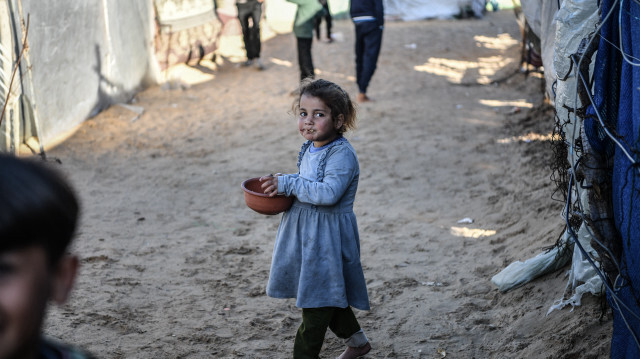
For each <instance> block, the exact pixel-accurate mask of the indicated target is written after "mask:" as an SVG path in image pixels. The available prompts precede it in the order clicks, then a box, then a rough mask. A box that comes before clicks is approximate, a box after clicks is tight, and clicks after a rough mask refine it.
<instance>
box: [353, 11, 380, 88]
mask: <svg viewBox="0 0 640 359" xmlns="http://www.w3.org/2000/svg"><path fill="white" fill-rule="evenodd" d="M366 24H367V25H368V26H367V27H368V30H369V31H366V33H365V34H364V35H363V40H362V41H363V47H364V49H363V52H362V68H361V72H360V77H359V79H358V88H359V89H360V93H363V94H366V93H367V88H368V87H369V82H370V81H371V77H373V73H374V72H375V71H376V67H377V64H378V56H379V54H380V48H381V46H382V29H380V28H379V27H378V26H377V25H376V24H375V22H368V23H366Z"/></svg>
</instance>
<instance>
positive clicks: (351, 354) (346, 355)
mask: <svg viewBox="0 0 640 359" xmlns="http://www.w3.org/2000/svg"><path fill="white" fill-rule="evenodd" d="M370 350H371V344H369V343H367V344H365V345H363V346H361V347H349V346H348V347H347V350H345V351H344V352H342V354H340V356H339V357H338V359H356V358H358V357H361V356H363V355H365V354H367V353H368V352H369V351H370Z"/></svg>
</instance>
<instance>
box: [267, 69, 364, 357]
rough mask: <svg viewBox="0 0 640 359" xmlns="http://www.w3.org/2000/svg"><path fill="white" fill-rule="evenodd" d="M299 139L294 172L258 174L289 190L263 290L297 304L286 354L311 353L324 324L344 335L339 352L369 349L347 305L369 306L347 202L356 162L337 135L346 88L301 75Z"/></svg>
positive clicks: (276, 188) (275, 188)
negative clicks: (289, 200) (290, 203)
mask: <svg viewBox="0 0 640 359" xmlns="http://www.w3.org/2000/svg"><path fill="white" fill-rule="evenodd" d="M293 110H294V113H295V114H296V116H297V118H298V129H299V131H300V134H301V135H302V137H304V138H305V139H306V140H307V141H306V142H305V143H304V144H303V145H302V150H301V151H300V154H299V155H298V170H299V172H298V173H296V174H277V175H275V176H274V175H268V176H264V177H261V179H260V180H261V181H263V182H264V183H263V184H262V188H263V189H264V190H265V193H267V194H269V195H271V196H275V195H276V194H284V195H287V196H295V200H294V202H293V206H292V207H291V209H289V210H288V211H287V212H285V213H284V215H283V217H282V221H281V223H280V228H279V229H278V234H277V237H276V243H275V247H274V250H273V260H272V263H271V273H270V276H269V284H268V285H267V295H269V296H270V297H274V298H296V306H297V307H299V308H302V324H301V325H300V327H299V328H298V332H297V334H296V339H295V343H294V347H293V357H294V358H296V359H299V358H313V359H315V358H318V354H319V353H320V349H321V348H322V344H323V342H324V336H325V333H326V331H327V328H329V329H331V331H332V332H334V333H335V334H336V335H337V336H338V337H340V338H343V339H345V344H346V345H347V348H346V350H345V351H344V352H343V353H342V355H340V357H339V358H340V359H352V358H357V357H359V356H362V355H364V354H366V353H368V352H369V350H371V345H370V344H369V341H368V340H367V337H366V336H365V334H364V332H363V330H362V329H361V328H360V325H359V324H358V321H357V320H356V317H355V315H354V313H353V311H352V310H351V307H354V308H357V309H360V310H369V297H368V295H367V287H366V283H365V279H364V274H363V272H362V265H361V264H360V239H359V235H358V227H357V224H356V216H355V214H354V212H353V202H354V199H355V196H356V190H357V189H358V178H359V175H360V169H359V165H358V158H357V157H356V153H355V150H354V149H353V147H351V144H349V142H348V141H347V140H346V139H345V138H344V137H342V134H343V133H344V132H345V131H347V130H350V129H353V128H354V127H355V120H356V114H355V108H354V105H353V103H352V102H351V99H350V98H349V95H348V94H347V93H346V92H345V91H344V90H342V89H341V88H340V87H339V86H338V85H336V84H334V83H332V82H329V81H326V80H315V81H312V80H307V81H303V82H302V84H301V86H300V91H299V96H298V98H297V99H296V101H295V102H294V105H293Z"/></svg>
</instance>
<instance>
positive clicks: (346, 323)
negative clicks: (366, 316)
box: [329, 307, 364, 344]
mask: <svg viewBox="0 0 640 359" xmlns="http://www.w3.org/2000/svg"><path fill="white" fill-rule="evenodd" d="M329 329H331V331H332V332H333V333H335V335H336V336H337V337H338V338H342V339H348V338H349V337H351V336H352V335H353V334H354V333H356V332H357V331H359V330H360V329H361V328H360V324H359V323H358V319H356V315H355V314H353V310H352V309H351V307H346V308H336V309H335V311H334V314H333V317H332V318H331V322H329ZM363 344H364V343H363Z"/></svg>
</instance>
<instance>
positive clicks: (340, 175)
mask: <svg viewBox="0 0 640 359" xmlns="http://www.w3.org/2000/svg"><path fill="white" fill-rule="evenodd" d="M329 151H330V152H329V153H327V157H326V159H325V161H326V165H325V170H324V178H323V179H322V180H321V181H316V182H312V181H309V180H307V179H305V178H302V177H300V176H296V177H293V176H282V181H281V178H280V177H278V193H281V194H284V195H286V196H292V195H293V196H295V197H296V198H297V199H298V201H300V202H303V203H310V204H314V205H318V206H332V205H334V204H336V203H338V201H339V200H340V199H341V198H342V196H343V195H344V193H345V192H346V190H347V188H349V185H350V184H351V181H352V180H353V178H354V176H355V175H356V173H357V171H358V162H357V159H356V156H355V154H354V153H353V152H351V151H350V150H349V149H348V148H347V147H346V146H335V147H333V148H331V149H329Z"/></svg>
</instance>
